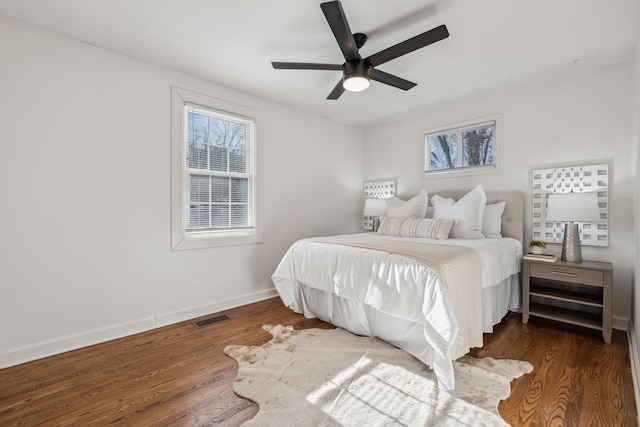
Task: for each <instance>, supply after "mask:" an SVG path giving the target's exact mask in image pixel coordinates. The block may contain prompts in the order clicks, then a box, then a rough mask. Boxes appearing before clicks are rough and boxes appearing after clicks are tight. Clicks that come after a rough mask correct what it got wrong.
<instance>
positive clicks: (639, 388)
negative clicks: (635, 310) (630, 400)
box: [627, 321, 640, 425]
mask: <svg viewBox="0 0 640 427" xmlns="http://www.w3.org/2000/svg"><path fill="white" fill-rule="evenodd" d="M628 325H629V326H628V328H627V341H628V342H629V359H630V360H631V376H632V378H633V392H634V395H635V398H636V408H640V377H639V375H640V358H639V357H638V342H637V341H636V334H635V331H634V327H633V322H631V321H629V323H628ZM638 425H640V414H638Z"/></svg>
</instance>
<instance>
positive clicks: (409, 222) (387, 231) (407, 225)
mask: <svg viewBox="0 0 640 427" xmlns="http://www.w3.org/2000/svg"><path fill="white" fill-rule="evenodd" d="M454 222H455V221H454V220H453V219H449V218H436V219H432V218H407V217H386V218H382V220H381V221H380V227H379V228H378V234H383V235H386V236H399V237H426V238H428V239H440V240H442V239H446V238H448V237H449V232H450V231H451V227H453V223H454Z"/></svg>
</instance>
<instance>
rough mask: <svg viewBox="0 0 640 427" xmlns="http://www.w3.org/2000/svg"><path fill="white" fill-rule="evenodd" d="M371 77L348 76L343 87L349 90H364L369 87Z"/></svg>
mask: <svg viewBox="0 0 640 427" xmlns="http://www.w3.org/2000/svg"><path fill="white" fill-rule="evenodd" d="M369 84H370V82H369V79H368V78H367V77H363V76H346V77H345V79H344V82H342V87H344V89H345V90H348V91H349V92H362V91H363V90H365V89H366V88H368V87H369Z"/></svg>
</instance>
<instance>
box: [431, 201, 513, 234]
mask: <svg viewBox="0 0 640 427" xmlns="http://www.w3.org/2000/svg"><path fill="white" fill-rule="evenodd" d="M468 192H469V190H444V191H435V192H428V195H429V206H431V197H432V196H435V195H436V194H437V195H439V196H441V197H447V198H449V197H450V198H452V199H453V200H458V199H460V198H461V197H463V196H464V195H465V194H467V193H468ZM485 194H486V195H487V204H488V205H491V204H493V203H499V202H502V201H505V202H506V203H505V207H504V212H503V214H502V235H503V236H504V237H512V238H514V239H518V240H519V241H520V242H521V243H522V244H523V246H524V193H523V192H522V191H486V190H485Z"/></svg>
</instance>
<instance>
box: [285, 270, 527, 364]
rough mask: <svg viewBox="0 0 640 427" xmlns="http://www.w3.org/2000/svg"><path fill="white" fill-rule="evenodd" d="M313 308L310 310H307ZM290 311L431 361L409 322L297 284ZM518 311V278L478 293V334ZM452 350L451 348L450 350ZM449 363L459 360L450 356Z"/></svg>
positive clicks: (421, 338)
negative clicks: (371, 337)
mask: <svg viewBox="0 0 640 427" xmlns="http://www.w3.org/2000/svg"><path fill="white" fill-rule="evenodd" d="M310 307H313V310H312V309H311V308H310ZM289 308H291V309H292V310H293V311H295V312H297V313H300V314H303V315H304V316H305V317H307V318H312V317H317V318H319V319H321V320H324V321H325V322H328V323H331V324H333V325H335V326H338V327H340V328H343V329H346V330H348V331H350V332H352V333H354V334H357V335H365V336H376V337H378V338H381V339H383V340H385V341H387V342H389V343H390V344H393V345H395V346H396V347H399V348H402V349H404V350H405V351H407V352H408V353H410V354H412V355H413V356H415V357H416V358H418V359H419V360H421V361H422V362H424V363H427V364H429V362H428V361H430V360H432V349H431V346H430V345H429V344H428V343H427V341H426V339H425V336H424V330H423V326H422V325H421V324H420V323H416V322H414V321H411V320H407V319H403V318H401V317H397V316H392V315H390V314H387V313H383V312H380V311H378V310H376V309H374V308H371V307H369V306H367V305H364V304H361V303H359V302H356V301H351V300H346V299H343V298H340V297H338V296H336V295H335V294H331V293H329V292H325V291H322V290H318V289H315V288H311V287H309V286H306V285H304V284H301V283H298V284H297V285H296V289H295V291H294V301H293V302H292V303H291V304H289ZM519 309H520V274H519V273H518V274H514V275H512V276H510V277H508V278H507V279H505V280H504V281H502V282H501V283H500V284H498V285H496V286H492V287H490V288H483V290H482V330H483V332H486V333H491V332H493V327H494V326H495V325H496V324H498V323H500V321H501V320H502V318H503V317H504V316H505V315H506V314H507V312H508V311H509V310H511V311H518V310H519ZM454 347H455V346H454ZM451 356H452V359H454V360H455V359H457V358H458V357H461V356H463V355H462V354H452V355H451Z"/></svg>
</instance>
